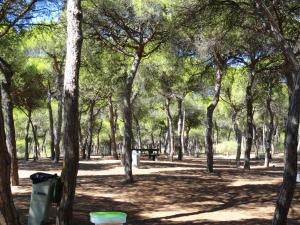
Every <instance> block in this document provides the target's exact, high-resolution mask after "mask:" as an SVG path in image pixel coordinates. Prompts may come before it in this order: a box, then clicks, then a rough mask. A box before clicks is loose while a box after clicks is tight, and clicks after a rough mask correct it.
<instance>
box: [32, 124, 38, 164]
mask: <svg viewBox="0 0 300 225" xmlns="http://www.w3.org/2000/svg"><path fill="white" fill-rule="evenodd" d="M30 124H31V129H32V135H33V141H34V146H33V160H34V161H35V160H38V159H39V146H40V145H39V140H38V133H37V125H34V124H33V123H32V121H31V122H30Z"/></svg>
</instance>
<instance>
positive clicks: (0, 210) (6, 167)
mask: <svg viewBox="0 0 300 225" xmlns="http://www.w3.org/2000/svg"><path fill="white" fill-rule="evenodd" d="M0 103H1V93H0ZM5 139H6V138H5V131H4V121H3V114H2V109H1V108H0V165H1V169H0V224H1V225H20V224H21V223H20V221H19V216H18V214H17V211H16V208H15V206H14V202H13V197H12V193H11V188H10V170H11V161H10V156H9V153H8V150H7V147H6V143H5V142H6V140H5Z"/></svg>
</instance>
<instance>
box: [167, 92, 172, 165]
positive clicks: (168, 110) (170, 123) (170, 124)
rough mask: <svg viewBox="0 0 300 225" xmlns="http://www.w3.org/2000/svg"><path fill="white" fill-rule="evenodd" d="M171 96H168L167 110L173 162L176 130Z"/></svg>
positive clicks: (170, 152) (170, 150) (169, 144)
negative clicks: (171, 107) (174, 130)
mask: <svg viewBox="0 0 300 225" xmlns="http://www.w3.org/2000/svg"><path fill="white" fill-rule="evenodd" d="M170 104H171V98H169V97H167V99H166V112H167V117H168V130H169V132H168V139H169V141H168V146H169V160H170V161H171V162H173V158H174V132H173V122H172V120H173V119H172V115H171V110H170Z"/></svg>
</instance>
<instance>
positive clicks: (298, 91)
mask: <svg viewBox="0 0 300 225" xmlns="http://www.w3.org/2000/svg"><path fill="white" fill-rule="evenodd" d="M299 87H300V69H298V72H297V80H296V84H295V88H294V91H293V94H292V96H291V100H290V104H289V112H288V118H287V123H286V128H285V133H286V137H285V151H284V152H285V164H284V173H283V183H282V185H281V188H280V192H279V196H278V199H277V203H276V209H275V212H274V217H273V222H272V225H282V224H283V225H285V224H287V215H288V212H289V208H290V205H291V203H292V199H293V195H294V191H295V187H296V176H297V146H298V129H299V115H300V104H299V102H300V88H299Z"/></svg>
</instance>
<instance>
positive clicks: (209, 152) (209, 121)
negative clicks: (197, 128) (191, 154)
mask: <svg viewBox="0 0 300 225" xmlns="http://www.w3.org/2000/svg"><path fill="white" fill-rule="evenodd" d="M223 73H224V71H223V68H220V67H219V68H218V70H217V73H216V78H215V94H214V98H213V101H212V102H211V103H210V104H209V106H208V107H207V112H206V126H207V127H206V134H205V143H206V145H205V146H206V157H207V170H208V171H209V172H210V173H212V172H213V170H214V169H213V165H214V161H213V160H214V156H213V154H214V153H213V134H212V132H213V113H214V110H215V108H216V106H217V104H218V102H219V98H220V92H221V82H222V77H223Z"/></svg>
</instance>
